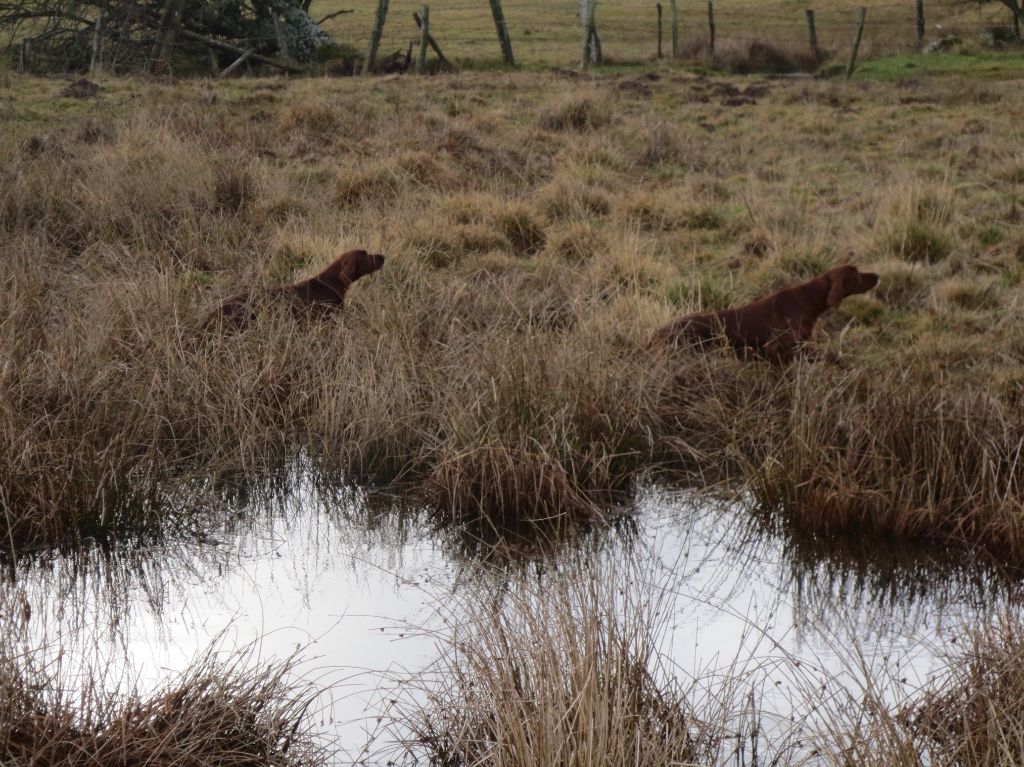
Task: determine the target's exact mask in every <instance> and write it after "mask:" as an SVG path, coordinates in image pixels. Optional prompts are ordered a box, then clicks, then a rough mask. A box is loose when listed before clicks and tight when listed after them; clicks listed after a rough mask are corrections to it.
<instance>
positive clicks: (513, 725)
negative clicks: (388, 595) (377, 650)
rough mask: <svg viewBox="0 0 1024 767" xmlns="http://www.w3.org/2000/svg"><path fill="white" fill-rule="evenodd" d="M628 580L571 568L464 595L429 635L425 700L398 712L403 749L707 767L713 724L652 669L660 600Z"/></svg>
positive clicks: (513, 762)
mask: <svg viewBox="0 0 1024 767" xmlns="http://www.w3.org/2000/svg"><path fill="white" fill-rule="evenodd" d="M638 582H639V581H631V580H630V579H629V577H627V576H625V574H623V573H616V572H607V571H603V570H601V569H600V568H596V569H595V568H588V567H587V566H586V565H582V564H575V565H570V566H568V567H567V568H566V569H565V571H563V572H559V573H558V575H557V577H556V578H552V579H551V580H550V581H543V582H538V581H535V580H532V579H529V578H527V577H523V578H517V579H514V580H513V582H512V583H511V584H510V586H509V588H508V590H507V591H506V592H505V593H504V594H503V595H501V596H496V595H494V596H491V597H487V596H481V595H474V596H473V598H472V599H471V600H469V599H467V600H466V602H465V604H463V605H460V607H461V608H467V609H469V610H470V612H469V613H468V614H469V615H472V616H474V617H473V618H471V619H469V620H468V621H466V620H465V619H463V620H458V619H455V620H453V624H452V628H451V635H450V636H448V635H445V636H441V637H439V638H438V639H439V645H440V648H441V652H442V655H441V658H440V660H439V661H438V662H437V664H436V667H433V668H431V669H430V671H429V672H427V673H426V674H424V676H423V677H422V681H423V692H424V696H421V697H418V698H413V699H410V700H406V701H402V702H401V704H400V706H399V709H400V713H398V714H396V717H397V721H398V722H399V723H401V725H402V728H403V731H404V730H405V729H407V730H411V732H412V733H413V736H412V738H411V739H409V740H408V741H407V746H406V747H407V749H408V751H409V753H410V754H412V755H416V756H419V755H422V756H424V757H425V758H426V759H428V760H429V761H430V763H432V764H446V765H470V764H487V765H494V766H495V767H500V766H501V765H507V766H508V767H526V766H527V765H537V767H539V766H540V765H550V764H590V765H608V767H611V766H612V765H622V764H635V765H651V767H654V766H655V765H665V764H680V763H681V764H704V763H710V762H711V761H712V760H713V758H714V756H715V755H716V754H717V751H718V748H719V745H720V735H719V733H720V730H719V729H718V724H719V723H718V721H717V720H716V721H714V722H712V721H708V720H707V719H705V718H703V717H702V716H701V714H700V713H698V712H697V710H696V709H695V706H694V704H693V703H692V702H691V700H690V699H689V695H688V691H687V690H686V689H685V688H684V687H683V685H682V684H681V683H679V682H678V681H677V680H676V679H674V678H673V676H672V675H671V674H670V673H669V672H668V670H667V669H665V668H663V667H662V665H661V664H662V661H661V656H660V655H659V650H658V647H659V642H660V641H661V640H662V639H663V633H664V631H665V628H666V620H667V618H668V613H666V612H665V610H664V607H665V605H664V602H663V600H664V599H665V597H664V592H662V591H661V590H660V589H657V588H654V589H651V590H650V591H649V592H644V593H641V589H639V588H637V587H636V586H635V585H631V584H636V583H638ZM450 609H453V611H457V610H458V609H459V608H457V607H456V608H450ZM417 701H418V702H417Z"/></svg>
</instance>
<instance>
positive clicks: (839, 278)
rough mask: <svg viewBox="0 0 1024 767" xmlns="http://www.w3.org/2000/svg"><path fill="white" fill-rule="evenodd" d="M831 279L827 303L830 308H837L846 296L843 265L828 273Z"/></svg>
mask: <svg viewBox="0 0 1024 767" xmlns="http://www.w3.org/2000/svg"><path fill="white" fill-rule="evenodd" d="M825 276H826V277H828V280H829V289H828V298H827V299H826V301H825V302H826V303H827V304H828V308H829V309H835V308H836V307H837V306H839V304H841V303H842V302H843V299H844V298H846V290H845V282H846V281H845V280H844V279H843V269H842V267H840V268H838V269H833V270H832V271H830V272H829V273H828V274H827V275H825Z"/></svg>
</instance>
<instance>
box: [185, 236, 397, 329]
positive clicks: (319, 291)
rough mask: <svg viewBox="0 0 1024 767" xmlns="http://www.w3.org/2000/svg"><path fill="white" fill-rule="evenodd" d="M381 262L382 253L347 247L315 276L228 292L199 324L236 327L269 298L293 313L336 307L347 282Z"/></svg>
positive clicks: (312, 311) (337, 307) (340, 304)
mask: <svg viewBox="0 0 1024 767" xmlns="http://www.w3.org/2000/svg"><path fill="white" fill-rule="evenodd" d="M382 266H384V256H381V255H370V254H369V253H367V252H366V251H365V250H350V251H349V252H348V253H345V254H343V255H341V256H339V257H338V258H337V259H335V260H334V261H333V262H332V263H331V264H330V266H328V267H327V268H326V269H324V270H323V271H322V272H320V274H318V275H316V276H315V277H310V278H309V279H308V280H303V281H302V282H297V283H295V284H294V285H285V286H284V287H281V288H271V289H269V290H261V291H255V292H248V293H239V294H238V295H236V296H232V297H231V298H229V299H228V300H227V301H225V302H224V303H223V304H221V305H220V306H219V307H218V308H216V309H214V310H213V311H212V312H210V314H209V316H208V317H207V318H206V321H205V322H204V323H203V327H211V326H213V325H216V324H218V323H220V324H223V325H234V326H235V327H240V326H242V325H244V324H245V323H246V322H248V321H249V320H251V319H252V318H253V317H254V316H255V314H256V311H257V309H258V307H259V306H260V305H261V304H263V303H265V302H268V301H271V300H278V301H280V300H283V301H286V302H287V303H288V304H289V305H290V306H291V307H292V309H293V310H294V311H295V312H296V313H307V314H308V313H315V312H316V310H319V311H321V312H322V311H324V310H331V309H339V308H341V306H342V305H343V304H344V303H345V293H347V292H348V289H349V286H351V285H352V283H353V282H355V281H356V280H358V279H359V278H360V277H365V276H366V275H368V274H373V273H374V272H375V271H377V270H378V269H380V268H381V267H382Z"/></svg>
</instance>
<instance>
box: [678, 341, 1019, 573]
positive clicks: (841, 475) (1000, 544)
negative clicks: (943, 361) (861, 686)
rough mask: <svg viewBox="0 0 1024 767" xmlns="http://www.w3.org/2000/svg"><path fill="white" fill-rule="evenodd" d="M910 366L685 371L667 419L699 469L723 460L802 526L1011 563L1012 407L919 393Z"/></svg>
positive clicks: (1015, 520)
mask: <svg viewBox="0 0 1024 767" xmlns="http://www.w3.org/2000/svg"><path fill="white" fill-rule="evenodd" d="M913 364H914V363H912V362H910V361H908V362H907V365H908V367H907V368H906V369H905V370H904V371H903V372H901V373H897V372H884V371H878V370H871V371H867V370H865V371H842V372H838V371H830V370H827V369H824V370H823V369H822V368H820V367H818V366H806V367H794V368H791V369H790V370H788V371H786V372H785V373H781V374H777V375H778V377H777V378H775V379H774V380H770V381H763V380H757V379H756V378H754V377H753V376H747V377H746V378H740V377H736V378H734V374H733V373H732V372H731V371H730V372H729V373H728V374H726V373H725V372H724V371H723V369H722V368H720V367H717V368H716V367H709V368H705V369H698V370H691V371H690V372H689V374H688V377H687V378H685V379H684V377H683V376H682V375H680V377H678V378H677V379H676V381H675V383H674V384H673V385H672V388H671V389H670V390H669V392H668V394H667V396H666V400H665V402H666V412H665V416H666V417H668V418H672V419H674V420H675V421H676V423H677V429H678V433H679V434H680V435H681V439H682V442H681V446H685V448H686V449H687V450H688V451H690V452H691V453H693V454H694V455H696V456H697V457H698V462H700V461H703V460H704V459H703V456H707V455H712V454H719V455H722V454H725V455H731V456H732V459H733V461H734V465H733V466H732V467H731V468H729V467H728V466H725V465H723V466H720V467H719V468H720V471H725V473H727V474H728V473H730V472H732V473H734V474H737V475H740V476H743V477H745V478H746V479H747V481H748V483H749V485H748V486H749V487H751V488H752V489H753V492H754V494H755V496H756V497H757V498H758V500H759V501H760V502H761V503H762V504H763V505H764V507H765V508H767V509H769V510H782V511H783V512H784V513H785V516H786V517H787V518H788V519H789V520H790V521H791V522H793V523H795V524H797V525H798V526H799V527H800V528H802V529H805V530H811V531H815V532H816V533H818V534H821V535H825V536H834V535H863V534H882V535H885V536H895V537H898V538H908V539H913V538H918V539H929V540H933V541H937V542H940V543H943V544H953V545H957V546H968V547H971V546H978V547H981V548H984V549H986V550H988V551H989V552H990V553H993V554H995V555H997V556H999V557H1001V558H1002V557H1009V558H1013V559H1016V558H1018V557H1020V556H1021V555H1022V554H1024V525H1022V524H1021V521H1022V520H1024V505H1022V502H1024V484H1022V478H1024V474H1022V473H1021V472H1020V468H1019V465H1018V464H1017V455H1018V451H1019V449H1020V445H1021V444H1024V419H1022V418H1021V417H1020V412H1019V408H1017V407H1016V406H1015V404H1014V401H1013V400H1012V399H1011V398H1007V397H1000V396H997V395H996V394H995V393H993V392H990V391H987V390H986V389H985V388H984V387H983V386H981V385H978V384H975V385H973V386H961V387H960V388H957V389H952V388H950V387H949V386H948V385H947V384H946V383H945V382H944V381H943V380H942V379H941V378H940V379H937V380H932V381H931V382H930V383H929V384H928V385H927V386H922V385H921V384H922V378H921V375H922V374H921V373H920V372H918V371H915V370H914V368H913ZM918 364H920V363H918ZM737 379H739V380H737ZM911 382H913V383H911ZM710 392H714V393H713V394H711V396H708V394H709V393H710Z"/></svg>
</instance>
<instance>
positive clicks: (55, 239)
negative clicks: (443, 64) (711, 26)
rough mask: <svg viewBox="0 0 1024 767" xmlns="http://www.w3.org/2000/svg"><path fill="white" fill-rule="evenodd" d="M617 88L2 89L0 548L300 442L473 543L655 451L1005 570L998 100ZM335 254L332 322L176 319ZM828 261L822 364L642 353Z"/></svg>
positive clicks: (1004, 317)
mask: <svg viewBox="0 0 1024 767" xmlns="http://www.w3.org/2000/svg"><path fill="white" fill-rule="evenodd" d="M633 78H634V76H609V77H607V78H597V79H595V80H593V81H588V82H587V83H586V84H585V87H580V86H579V84H578V83H575V81H573V85H572V87H573V88H574V89H575V91H576V92H575V93H573V94H572V95H562V94H559V93H557V92H556V93H552V92H551V91H552V90H554V91H560V90H564V89H565V85H564V83H565V82H566V81H565V80H564V79H563V78H562V77H561V76H560V75H557V74H550V75H539V74H533V75H527V74H523V75H483V74H478V75H459V76H450V77H442V78H434V79H430V80H427V81H417V82H415V83H413V82H412V81H411V80H385V81H362V82H354V81H333V80H322V81H308V82H295V83H291V84H288V85H286V86H285V89H284V90H277V89H276V88H277V86H278V85H279V83H276V82H266V81H252V82H233V83H221V84H216V85H208V84H198V83H192V84H188V83H185V84H180V85H177V86H174V87H173V88H167V87H162V86H160V87H156V86H145V87H143V86H141V85H139V84H137V83H134V82H131V81H115V80H110V81H106V82H105V83H104V88H105V90H104V92H103V96H102V99H103V100H102V101H101V102H100V103H99V104H96V105H88V104H87V105H81V104H75V105H74V106H73V108H69V109H68V110H67V111H66V112H62V113H61V114H60V115H58V114H57V113H56V110H55V108H54V107H55V104H60V103H61V102H55V101H53V99H54V92H55V90H56V84H53V83H48V82H45V81H32V80H25V79H21V78H15V79H14V80H12V91H13V101H12V102H11V103H12V104H13V106H12V109H13V110H14V112H15V114H16V115H18V116H20V118H21V119H19V120H14V121H8V122H7V123H6V124H7V125H11V126H12V128H13V129H12V130H11V131H9V132H5V134H4V137H3V139H2V141H3V148H4V150H5V153H4V155H3V157H4V159H3V161H2V162H0V181H2V183H0V253H2V255H3V258H2V259H0V284H2V286H3V287H2V291H3V298H4V300H3V301H2V302H0V353H2V355H3V360H4V361H3V363H2V365H0V468H2V472H0V506H2V509H3V515H2V517H0V519H2V520H3V522H2V530H0V532H2V537H3V538H4V540H5V541H6V547H8V548H12V549H15V550H20V549H23V548H25V547H28V546H31V545H48V544H52V543H54V542H58V541H60V540H61V539H66V538H67V537H68V536H69V535H71V536H73V535H75V534H96V533H102V532H104V531H108V530H111V529H114V530H117V529H122V530H123V529H138V528H144V529H148V528H150V527H157V528H159V527H160V526H162V525H166V524H168V523H170V522H172V521H173V520H175V519H180V518H182V517H184V516H187V515H188V514H189V513H191V511H192V510H201V509H202V508H203V506H204V503H203V499H202V498H201V497H200V498H195V497H193V498H191V502H190V503H189V504H187V505H183V504H181V503H180V502H179V501H180V499H178V498H176V491H175V490H174V488H175V487H180V486H182V484H183V483H184V484H187V483H188V481H189V480H190V479H193V478H195V479H203V478H206V477H209V476H211V475H217V474H219V473H221V472H252V473H259V472H261V471H265V470H267V469H272V468H277V467H280V466H281V465H283V464H285V463H287V462H288V461H289V460H291V459H292V458H294V456H295V455H297V454H299V453H305V454H306V455H308V456H310V457H311V458H313V459H314V460H315V461H317V462H318V464H319V465H320V466H321V467H322V468H323V469H324V470H325V471H328V472H331V473H334V474H339V473H340V474H345V475H347V476H349V477H352V478H358V479H362V480H369V481H374V482H380V483H386V482H391V481H393V480H396V479H398V480H402V481H406V482H409V483H410V484H411V485H412V487H413V488H414V489H416V490H417V491H418V492H419V493H420V495H421V497H423V498H424V499H425V500H427V501H428V502H429V503H430V504H432V505H433V506H435V507H436V508H437V510H438V511H439V513H440V514H441V516H442V518H446V519H456V520H460V521H464V520H467V519H474V518H479V517H481V516H483V517H484V518H486V519H488V520H490V522H491V523H493V525H494V526H495V527H500V526H502V525H504V524H505V523H507V522H510V521H516V522H519V521H523V520H533V521H536V522H540V523H544V524H547V523H548V522H549V521H550V520H552V519H556V520H562V521H565V520H569V519H571V518H582V519H590V518H593V517H594V516H595V515H596V514H597V513H599V511H600V509H601V506H602V504H604V503H605V502H607V501H608V500H609V499H615V498H619V497H621V495H622V493H624V492H627V493H628V491H629V490H630V488H631V486H632V484H633V483H634V482H635V481H636V480H637V478H638V477H641V476H643V475H644V474H646V473H648V472H650V471H652V470H653V471H657V470H659V469H660V468H666V469H667V468H669V467H671V468H674V469H675V470H682V471H683V475H682V476H683V477H684V478H688V479H690V480H692V481H698V482H706V481H712V480H714V481H723V482H730V483H732V484H733V486H735V487H742V486H743V485H744V484H750V485H752V486H755V487H757V488H758V492H759V494H760V496H761V497H762V498H764V499H765V500H766V501H769V502H771V503H772V504H780V505H782V506H783V507H784V508H786V509H787V510H790V511H792V512H794V513H795V514H796V518H798V519H800V520H801V521H802V522H803V523H805V524H807V525H811V526H814V527H816V528H820V529H837V528H843V529H850V528H851V527H852V528H858V529H860V528H870V529H875V530H879V531H884V532H890V533H899V534H908V535H910V534H912V535H922V536H926V537H927V536H931V537H935V538H937V539H939V540H957V541H960V542H964V543H978V542H980V543H984V544H986V545H990V544H999V545H1000V546H1002V547H1003V548H1004V549H1005V550H1006V551H1007V552H1010V553H1011V554H1012V555H1013V556H1018V555H1019V554H1020V552H1021V548H1020V547H1021V543H1020V540H1021V539H1020V535H1019V533H1018V527H1019V519H1020V513H1019V510H1020V503H1021V488H1020V483H1019V480H1018V479H1017V477H1018V476H1019V475H1020V473H1019V467H1018V465H1017V463H1016V461H1017V458H1016V456H1017V453H1018V451H1019V447H1020V435H1021V426H1020V423H1021V418H1020V415H1019V413H1020V409H1019V402H1020V398H1021V376H1020V365H1021V359H1022V355H1024V333H1022V330H1021V328H1022V327H1024V324H1022V323H1021V321H1020V320H1021V313H1022V311H1024V308H1022V307H1024V294H1022V288H1021V279H1022V277H1024V262H1022V261H1021V257H1020V252H1021V248H1022V244H1021V241H1020V237H1019V236H1018V235H1017V234H1016V229H1015V228H1014V227H1013V226H1012V221H1011V218H1012V215H1013V211H1014V210H1016V208H1015V206H1016V205H1017V202H1015V200H1016V199H1017V196H1019V189H1018V186H1017V181H1016V180H1015V179H1017V175H1015V173H1016V172H1017V171H1018V170H1019V166H1020V164H1021V162H1022V160H1021V149H1020V146H1019V141H1018V140H1017V139H1016V138H1014V136H1015V135H1016V134H1015V133H1014V132H1013V130H1012V124H1011V121H1010V120H1009V117H1008V115H1010V114H1011V113H1012V111H1013V109H1012V107H1013V105H1014V104H1016V103H1017V100H1019V99H1020V96H1019V94H1018V93H1017V92H1016V90H1015V89H1013V88H1010V87H1007V86H1004V85H1001V84H998V83H991V84H985V85H984V86H980V85H979V86H977V87H973V86H972V88H970V89H968V88H965V87H963V86H962V84H961V83H959V82H958V81H955V80H952V81H935V82H928V83H923V84H920V83H919V84H915V85H866V86H861V85H852V86H846V85H840V84H835V83H817V82H815V83H760V82H757V83H751V82H747V81H743V82H732V81H729V82H724V81H720V80H715V79H710V78H701V77H696V76H691V75H687V74H684V73H667V74H666V75H664V76H662V77H661V78H660V79H657V80H650V79H647V78H643V85H644V87H645V88H646V91H645V90H644V89H640V88H636V87H630V88H623V87H621V86H622V85H623V84H624V83H627V84H628V83H630V82H633ZM755 85H756V86H757V89H752V86H755ZM498 86H500V87H498ZM737 91H739V92H740V94H741V96H742V99H741V100H742V101H743V103H742V104H740V105H739V106H733V105H730V104H731V103H732V100H733V99H735V98H736V96H735V93H736V92H737ZM980 91H984V92H985V93H987V94H989V95H990V96H993V97H996V96H997V97H998V98H1001V99H1003V101H1004V103H1005V104H1006V107H1007V108H1006V109H1005V110H1000V111H997V112H996V113H994V114H992V115H990V123H982V122H980V121H979V120H978V119H977V117H976V114H977V108H978V103H979V95H978V94H979V92H980ZM648 93H649V94H650V95H646V94H648ZM904 100H907V101H909V102H910V103H907V104H901V103H900V102H901V101H904ZM751 102H754V103H751ZM937 106H941V109H938V108H937ZM851 110H852V111H851ZM840 112H842V114H843V115H844V117H843V119H842V120H838V121H837V118H836V116H837V114H839V113H840ZM897 123H898V124H901V125H905V126H906V127H905V129H904V130H901V131H895V130H893V129H892V126H893V125H895V124H897ZM915 227H918V229H920V227H926V228H929V231H931V232H932V233H933V234H934V233H937V234H938V235H939V236H941V248H939V247H937V246H935V242H934V241H933V240H932V239H929V238H928V237H923V238H922V237H918V235H917V234H914V232H915V231H917V230H915ZM355 246H365V247H368V248H371V249H373V250H374V251H379V252H384V253H386V254H387V255H388V256H389V260H388V263H387V266H386V267H385V269H384V270H383V271H382V272H380V273H379V274H376V275H374V276H373V277H372V278H370V279H368V280H365V281H363V282H360V283H359V284H358V285H357V286H356V288H355V289H354V290H353V291H352V292H351V294H350V303H349V306H348V307H347V309H346V312H345V313H344V315H342V316H338V317H336V318H333V319H331V320H330V321H328V322H325V323H322V324H317V325H305V324H300V323H295V322H293V321H292V320H290V319H289V318H287V317H283V316H277V315H276V314H274V313H268V314H267V316H265V317H262V318H261V319H260V321H258V322H257V323H255V324H254V325H253V326H252V327H251V328H249V329H247V330H246V331H245V332H243V333H241V334H238V335H233V336H230V337H224V338H209V337H207V338H201V337H200V336H199V335H198V334H197V332H196V327H197V325H198V323H199V320H200V319H201V317H202V316H203V315H204V313H205V312H206V311H207V309H208V307H210V306H212V305H215V304H216V303H217V302H218V301H219V300H222V299H223V298H224V297H225V296H226V295H229V294H230V293H232V292H234V291H236V290H238V289H240V288H243V287H249V286H260V285H264V284H279V283H281V282H285V281H289V280H293V279H296V278H299V277H302V276H304V275H306V274H308V273H310V272H313V271H315V270H316V269H317V268H318V267H319V266H320V265H322V264H323V263H325V262H327V261H328V260H330V259H331V258H332V257H334V256H335V255H336V254H337V253H338V252H339V251H341V250H343V249H346V248H349V247H355ZM848 249H852V251H853V252H854V255H853V258H855V259H856V260H857V261H858V263H860V264H861V265H864V266H867V267H870V266H873V265H875V264H878V265H879V266H880V268H882V271H883V273H884V274H885V275H886V282H885V283H883V287H882V289H881V290H880V291H879V292H878V294H877V295H873V296H872V295H869V296H865V297H859V298H858V299H857V300H850V301H848V302H846V303H845V304H844V306H843V307H842V309H841V310H840V311H839V312H837V313H835V314H834V315H832V316H831V317H830V318H829V319H828V321H827V322H826V323H825V326H824V327H823V329H822V330H823V336H822V344H823V345H825V346H828V347H831V348H832V349H833V350H835V351H838V352H840V353H841V354H842V356H843V358H844V360H845V361H846V365H847V368H848V369H847V370H846V371H839V370H833V369H830V368H828V367H825V366H822V365H819V364H815V363H811V362H803V363H800V364H799V365H797V366H796V367H794V368H793V369H792V370H791V371H787V372H785V373H779V372H778V371H775V370H773V369H770V368H767V367H765V366H762V365H759V364H756V363H755V364H749V365H743V364H740V363H738V362H735V361H733V360H729V359H727V358H725V357H720V356H715V355H712V356H711V357H709V358H699V357H694V356H684V357H680V358H677V359H675V360H672V361H671V363H670V365H669V366H665V365H662V364H659V363H657V362H655V361H653V360H652V359H651V358H650V356H649V355H648V354H647V352H646V348H645V347H646V342H647V338H648V336H649V334H650V332H651V330H652V329H653V328H654V327H656V326H657V325H658V324H659V323H661V322H663V321H665V320H666V319H667V318H668V317H669V316H670V315H671V314H672V313H674V312H678V311H682V310H685V309H687V308H690V307H695V306H698V305H703V306H711V307H720V306H724V305H727V304H729V303H733V302H738V301H743V300H746V299H749V298H751V297H753V296H755V295H757V294H759V293H761V292H764V291H766V290H771V289H775V288H777V287H780V286H782V285H785V284H788V283H791V282H793V281H796V280H800V279H805V278H806V277H807V276H809V275H811V274H814V273H816V272H818V271H821V270H823V269H825V268H828V267H829V266H831V265H834V264H835V263H838V262H841V261H844V260H846V259H847V258H849V257H850V256H848V255H847V251H848ZM911 347H912V348H913V349H914V351H913V352H910V351H908V349H910V348H911ZM918 392H923V394H918ZM879 414H888V415H887V416H886V417H878V416H879ZM890 416H891V417H890ZM675 476H676V477H678V476H680V475H679V474H678V473H676V474H675ZM996 548H999V546H996Z"/></svg>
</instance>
